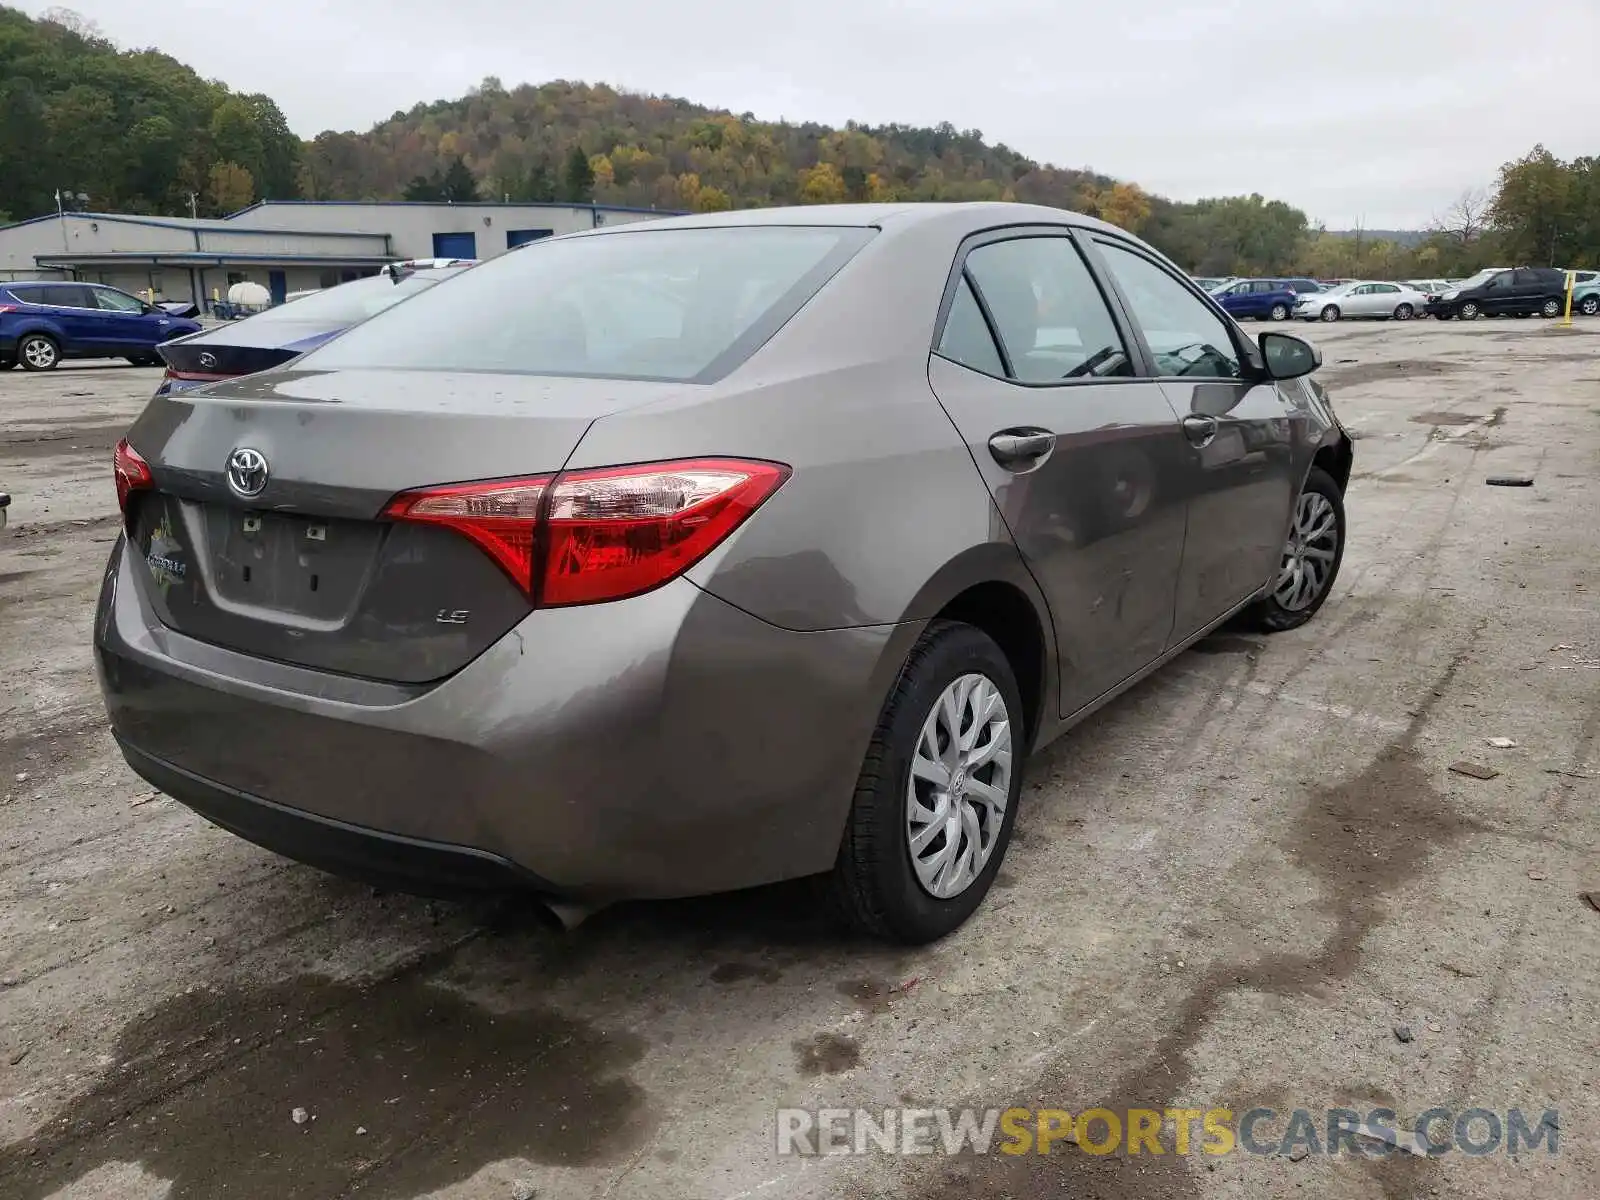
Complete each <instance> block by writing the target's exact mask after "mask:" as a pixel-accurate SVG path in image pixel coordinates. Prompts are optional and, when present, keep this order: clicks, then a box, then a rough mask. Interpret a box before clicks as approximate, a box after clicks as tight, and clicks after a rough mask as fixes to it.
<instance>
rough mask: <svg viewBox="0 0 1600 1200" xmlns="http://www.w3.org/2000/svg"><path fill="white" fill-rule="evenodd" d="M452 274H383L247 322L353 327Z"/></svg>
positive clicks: (305, 299)
mask: <svg viewBox="0 0 1600 1200" xmlns="http://www.w3.org/2000/svg"><path fill="white" fill-rule="evenodd" d="M454 274H456V272H455V271H428V272H426V273H419V274H416V275H407V276H405V277H404V278H403V279H401V280H399V281H398V282H396V281H395V280H393V279H390V278H389V277H388V276H387V275H374V276H373V277H372V278H370V279H356V280H353V281H351V282H350V283H341V284H339V285H338V286H337V287H331V288H326V289H324V290H323V291H320V292H312V293H311V294H310V295H309V296H301V297H300V298H299V299H297V300H291V301H289V302H288V303H287V304H280V305H278V306H277V307H275V308H269V309H267V311H266V312H263V313H259V314H257V315H256V316H254V317H251V318H250V320H251V321H252V322H253V323H255V324H260V323H261V322H263V321H266V322H271V323H274V324H275V323H277V322H279V321H294V322H296V323H299V322H305V321H315V322H317V323H318V324H325V325H330V326H331V325H341V326H342V325H354V324H355V323H356V322H357V321H365V320H366V319H367V318H368V317H371V316H376V315H377V314H378V313H381V312H382V311H383V310H384V309H386V308H388V307H389V306H390V305H393V304H398V303H400V301H402V300H404V299H406V298H407V297H408V296H415V295H416V294H417V293H418V292H425V291H427V290H428V289H429V288H431V287H432V286H433V285H434V284H436V283H440V282H442V281H444V280H445V279H448V278H449V277H450V276H452V275H454Z"/></svg>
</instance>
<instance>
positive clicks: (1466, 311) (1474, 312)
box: [1456, 300, 1478, 321]
mask: <svg viewBox="0 0 1600 1200" xmlns="http://www.w3.org/2000/svg"><path fill="white" fill-rule="evenodd" d="M1456 315H1457V316H1459V317H1460V318H1461V319H1462V320H1463V321H1476V320H1477V319H1478V306H1477V305H1476V304H1474V303H1473V302H1472V301H1471V300H1468V301H1467V302H1466V303H1465V304H1463V305H1462V306H1461V307H1460V308H1459V309H1458V310H1457V311H1456Z"/></svg>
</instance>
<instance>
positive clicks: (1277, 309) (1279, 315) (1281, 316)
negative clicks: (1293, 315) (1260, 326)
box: [1267, 304, 1289, 321]
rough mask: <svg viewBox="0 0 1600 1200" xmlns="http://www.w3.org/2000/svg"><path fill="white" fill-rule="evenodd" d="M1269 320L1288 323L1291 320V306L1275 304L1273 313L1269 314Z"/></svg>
mask: <svg viewBox="0 0 1600 1200" xmlns="http://www.w3.org/2000/svg"><path fill="white" fill-rule="evenodd" d="M1267 318H1268V320H1272V321H1287V320H1288V319H1289V306H1288V305H1287V304H1274V305H1273V306H1272V311H1271V312H1269V313H1267Z"/></svg>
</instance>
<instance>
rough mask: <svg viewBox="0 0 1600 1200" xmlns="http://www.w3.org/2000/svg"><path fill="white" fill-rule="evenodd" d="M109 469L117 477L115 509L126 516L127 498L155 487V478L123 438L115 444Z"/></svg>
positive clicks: (148, 466) (147, 465) (148, 467)
mask: <svg viewBox="0 0 1600 1200" xmlns="http://www.w3.org/2000/svg"><path fill="white" fill-rule="evenodd" d="M111 469H112V471H113V472H115V474H116V477H117V508H118V509H119V510H120V511H121V513H122V515H123V516H124V517H126V516H127V515H128V497H129V496H130V495H132V494H133V493H134V492H139V491H144V490H145V489H147V488H152V487H154V486H155V478H154V476H152V475H151V474H150V464H149V463H147V462H145V460H144V459H143V458H142V457H140V454H139V452H138V451H137V450H135V449H134V448H133V447H132V446H130V445H128V439H127V438H123V439H122V440H121V441H120V442H118V443H117V448H116V450H115V452H113V454H112V456H111Z"/></svg>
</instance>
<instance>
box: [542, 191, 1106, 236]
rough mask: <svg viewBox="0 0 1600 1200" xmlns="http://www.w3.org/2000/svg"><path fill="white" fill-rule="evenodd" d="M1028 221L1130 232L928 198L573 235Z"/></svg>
mask: <svg viewBox="0 0 1600 1200" xmlns="http://www.w3.org/2000/svg"><path fill="white" fill-rule="evenodd" d="M1026 224H1036V225H1072V226H1076V227H1078V228H1083V229H1097V230H1104V231H1105V232H1108V233H1118V234H1123V235H1124V236H1128V235H1127V232H1126V231H1125V230H1123V229H1119V228H1118V227H1117V226H1115V225H1112V224H1110V223H1108V222H1106V221H1101V220H1098V219H1096V218H1095V217H1090V216H1086V215H1085V214H1083V213H1077V212H1071V211H1069V210H1067V209H1064V208H1050V207H1047V206H1046V205H1042V204H1015V203H1010V202H1007V201H999V200H994V201H990V200H979V201H970V202H964V203H950V202H943V201H940V202H932V201H930V202H926V203H922V202H904V203H884V204H798V205H790V206H787V207H783V208H742V209H734V210H730V211H727V212H714V213H692V214H689V215H687V216H681V217H663V218H661V219H660V220H655V221H629V222H625V223H623V224H620V225H611V226H603V227H601V228H600V229H596V230H592V231H591V230H584V231H583V232H582V233H579V234H576V235H571V236H577V237H590V236H593V235H595V234H601V235H605V234H613V233H632V232H646V231H655V230H662V229H721V228H728V227H734V226H760V225H810V226H818V225H821V226H833V227H842V228H857V229H865V228H872V229H881V230H885V231H899V230H905V229H910V228H913V227H926V226H929V225H942V226H946V227H957V228H959V227H961V226H966V227H967V230H966V231H967V232H971V233H976V232H978V231H980V230H983V229H991V228H995V227H997V226H1004V225H1026Z"/></svg>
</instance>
